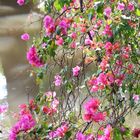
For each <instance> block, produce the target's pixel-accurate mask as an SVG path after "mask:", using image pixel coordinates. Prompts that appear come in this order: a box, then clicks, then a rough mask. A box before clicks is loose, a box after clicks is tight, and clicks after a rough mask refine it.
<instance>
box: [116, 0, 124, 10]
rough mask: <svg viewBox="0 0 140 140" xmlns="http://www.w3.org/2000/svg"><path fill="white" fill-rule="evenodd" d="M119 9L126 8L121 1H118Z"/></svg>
mask: <svg viewBox="0 0 140 140" xmlns="http://www.w3.org/2000/svg"><path fill="white" fill-rule="evenodd" d="M117 9H118V10H121V11H122V10H124V9H125V5H124V3H120V2H119V3H118V7H117Z"/></svg>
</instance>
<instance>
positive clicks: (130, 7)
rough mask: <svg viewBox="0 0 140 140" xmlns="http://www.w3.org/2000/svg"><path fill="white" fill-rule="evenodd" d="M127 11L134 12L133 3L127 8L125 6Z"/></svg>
mask: <svg viewBox="0 0 140 140" xmlns="http://www.w3.org/2000/svg"><path fill="white" fill-rule="evenodd" d="M127 9H128V10H129V11H134V10H135V7H134V4H133V3H129V4H128V6H127Z"/></svg>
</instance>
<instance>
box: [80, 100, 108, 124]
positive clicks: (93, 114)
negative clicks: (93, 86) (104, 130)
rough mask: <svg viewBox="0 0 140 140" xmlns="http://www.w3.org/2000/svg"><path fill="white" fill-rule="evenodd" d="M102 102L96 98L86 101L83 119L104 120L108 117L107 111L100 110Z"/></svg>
mask: <svg viewBox="0 0 140 140" xmlns="http://www.w3.org/2000/svg"><path fill="white" fill-rule="evenodd" d="M99 105H100V102H99V100H98V99H96V98H91V99H90V100H89V101H88V102H86V103H85V105H84V108H85V113H84V116H83V119H84V120H85V121H87V122H89V121H95V122H99V121H104V120H105V117H106V113H105V112H98V111H97V110H98V108H99Z"/></svg>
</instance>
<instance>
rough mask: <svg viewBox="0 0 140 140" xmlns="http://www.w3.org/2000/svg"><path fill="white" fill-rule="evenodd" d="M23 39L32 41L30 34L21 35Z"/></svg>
mask: <svg viewBox="0 0 140 140" xmlns="http://www.w3.org/2000/svg"><path fill="white" fill-rule="evenodd" d="M21 39H22V40H24V41H27V40H29V39H30V35H29V34H28V33H25V34H23V35H21Z"/></svg>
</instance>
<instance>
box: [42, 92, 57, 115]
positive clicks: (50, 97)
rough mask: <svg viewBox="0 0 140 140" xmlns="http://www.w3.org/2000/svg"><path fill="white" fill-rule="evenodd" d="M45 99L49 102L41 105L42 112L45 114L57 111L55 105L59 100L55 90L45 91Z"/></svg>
mask: <svg viewBox="0 0 140 140" xmlns="http://www.w3.org/2000/svg"><path fill="white" fill-rule="evenodd" d="M45 96H46V101H47V102H48V103H49V104H48V106H47V105H44V106H43V107H42V111H43V113H45V114H47V115H52V114H54V113H55V112H57V107H58V105H59V101H58V100H57V98H56V92H51V91H48V92H47V93H45Z"/></svg>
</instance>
